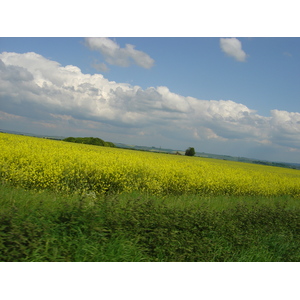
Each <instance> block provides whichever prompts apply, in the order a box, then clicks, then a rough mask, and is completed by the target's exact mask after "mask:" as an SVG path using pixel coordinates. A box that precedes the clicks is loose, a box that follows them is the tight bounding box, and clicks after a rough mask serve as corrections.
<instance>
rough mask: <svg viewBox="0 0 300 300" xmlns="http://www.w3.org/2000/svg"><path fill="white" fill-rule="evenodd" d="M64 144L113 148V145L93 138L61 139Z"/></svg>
mask: <svg viewBox="0 0 300 300" xmlns="http://www.w3.org/2000/svg"><path fill="white" fill-rule="evenodd" d="M63 141H65V142H71V143H79V144H89V145H95V146H106V147H115V144H114V143H112V142H105V141H103V140H102V139H99V138H94V137H76V138H74V137H68V138H65V139H63Z"/></svg>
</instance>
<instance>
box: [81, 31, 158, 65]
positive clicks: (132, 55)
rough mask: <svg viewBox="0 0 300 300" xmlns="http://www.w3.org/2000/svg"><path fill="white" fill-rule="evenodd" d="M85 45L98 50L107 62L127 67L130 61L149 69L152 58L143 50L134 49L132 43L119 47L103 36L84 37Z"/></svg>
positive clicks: (152, 62)
mask: <svg viewBox="0 0 300 300" xmlns="http://www.w3.org/2000/svg"><path fill="white" fill-rule="evenodd" d="M85 45H86V46H87V47H88V48H89V49H91V50H94V51H98V52H100V53H101V54H102V55H103V56H104V59H105V61H106V62H107V63H109V64H111V65H116V66H121V67H128V66H129V65H130V64H131V63H135V64H136V65H138V66H140V67H142V68H146V69H150V68H151V67H152V66H153V64H154V60H153V59H152V58H151V57H150V56H149V55H148V54H147V53H145V52H143V51H140V50H136V49H135V46H134V45H131V44H126V45H125V48H121V47H120V46H119V45H118V44H117V43H116V42H115V41H113V40H111V39H109V38H104V37H91V38H85Z"/></svg>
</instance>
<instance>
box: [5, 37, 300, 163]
mask: <svg viewBox="0 0 300 300" xmlns="http://www.w3.org/2000/svg"><path fill="white" fill-rule="evenodd" d="M299 70H300V38H297V37H292V38H287V37H285V38H276V37H268V38H263V37H257V38H255V37H254V38H248V37H244V38H240V37H198V38H190V37H182V38H177V37H169V38H164V37H157V38H154V37H145V38H143V37H135V38H133V37H131V38H126V37H92V38H89V37H86V38H84V37H82V38H78V37H70V38H50V37H48V38H27V37H24V38H16V37H15V38H10V37H2V38H0V86H1V89H0V128H1V129H7V130H16V131H23V132H30V133H36V134H45V135H60V136H95V137H96V136H97V137H100V138H103V139H104V140H108V141H112V142H121V143H126V144H135V145H146V146H155V147H162V148H173V149H179V150H185V149H186V148H187V147H189V146H193V147H195V149H196V151H198V152H209V153H215V154H225V155H233V156H245V157H250V158H257V159H266V160H274V161H286V162H298V163H299V162H300V159H299V158H300V82H299V79H300V71H299Z"/></svg>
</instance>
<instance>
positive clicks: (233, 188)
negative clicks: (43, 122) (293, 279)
mask: <svg viewBox="0 0 300 300" xmlns="http://www.w3.org/2000/svg"><path fill="white" fill-rule="evenodd" d="M0 146H1V156H0V180H1V191H0V192H1V198H0V200H1V215H0V217H1V223H0V225H1V228H2V232H1V236H0V259H1V260H2V261H298V260H299V259H300V253H299V250H298V249H299V246H300V237H299V234H300V225H299V218H300V214H299V212H300V205H299V200H300V172H299V170H293V169H285V168H278V167H270V166H263V165H254V164H247V163H239V162H232V161H231V162H229V161H223V160H216V159H207V158H199V157H186V156H175V155H170V154H161V153H150V152H139V151H132V150H126V149H118V148H109V147H99V146H91V145H85V144H73V143H67V142H63V141H53V140H47V139H41V138H34V137H25V136H18V135H11V134H4V133H1V134H0ZM12 250H13V251H12Z"/></svg>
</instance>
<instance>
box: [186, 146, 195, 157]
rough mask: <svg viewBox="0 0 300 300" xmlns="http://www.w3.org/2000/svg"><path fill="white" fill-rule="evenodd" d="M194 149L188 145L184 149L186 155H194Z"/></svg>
mask: <svg viewBox="0 0 300 300" xmlns="http://www.w3.org/2000/svg"><path fill="white" fill-rule="evenodd" d="M195 153H196V152H195V149H194V148H193V147H189V148H188V149H186V150H185V155H187V156H194V155H195Z"/></svg>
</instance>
